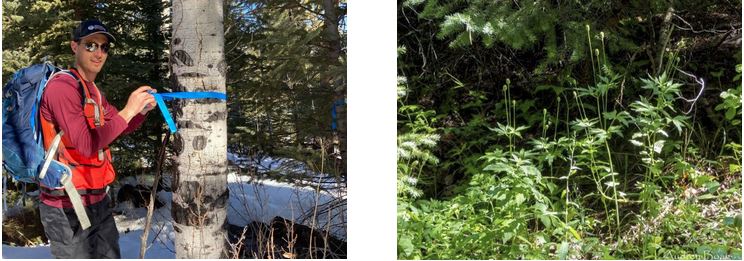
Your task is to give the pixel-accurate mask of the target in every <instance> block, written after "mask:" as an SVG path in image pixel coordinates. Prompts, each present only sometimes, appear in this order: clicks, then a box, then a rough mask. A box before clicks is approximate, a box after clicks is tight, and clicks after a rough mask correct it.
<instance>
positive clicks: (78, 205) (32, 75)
mask: <svg viewBox="0 0 744 261" xmlns="http://www.w3.org/2000/svg"><path fill="white" fill-rule="evenodd" d="M58 75H59V76H58ZM64 75H67V76H70V77H72V78H73V79H75V80H76V82H77V83H78V87H79V90H80V92H81V97H82V100H81V104H82V108H83V112H84V114H85V118H86V121H87V123H88V127H89V128H91V129H94V128H98V127H101V126H103V124H104V123H105V119H104V114H105V111H104V109H103V107H102V105H103V104H102V98H101V95H100V92H98V91H97V90H96V92H98V97H95V98H94V97H93V95H92V94H91V92H90V89H89V87H88V86H87V84H86V83H85V81H83V80H81V79H82V78H81V77H80V75H79V73H78V72H77V71H76V70H75V69H71V70H69V71H68V70H61V69H59V68H56V67H54V66H53V65H51V64H48V63H45V64H37V65H32V66H29V67H26V68H23V69H21V70H19V71H17V72H16V73H15V74H14V75H13V78H12V79H11V80H10V81H9V82H8V83H7V84H6V85H5V87H4V90H3V93H4V96H3V97H4V99H3V115H2V118H3V155H4V156H3V167H4V168H5V169H6V170H7V171H8V173H10V175H11V176H12V177H13V179H15V180H16V181H21V182H24V183H37V184H38V185H39V186H40V187H41V188H43V189H42V190H44V191H49V190H57V191H61V190H64V192H65V193H66V194H67V195H68V196H69V198H70V202H71V203H72V205H73V207H74V209H75V214H76V215H77V216H78V219H79V220H80V224H81V226H82V227H83V229H87V228H88V227H90V221H89V220H88V217H87V215H86V213H85V209H84V207H83V204H82V201H81V198H80V195H79V193H78V189H81V190H88V189H100V188H103V187H105V185H107V184H108V183H110V182H111V181H112V180H113V177H114V175H115V174H114V173H113V167H112V166H111V163H110V159H111V154H110V151H109V149H108V148H104V149H101V150H99V152H98V155H97V156H94V157H85V156H83V155H80V154H79V153H78V152H77V150H76V149H75V148H74V147H71V146H69V145H70V144H72V143H71V142H70V141H69V140H68V138H67V136H65V135H64V132H63V131H62V130H58V129H57V128H56V127H55V125H54V124H53V123H52V122H50V121H49V120H47V119H44V117H42V116H41V115H40V107H39V106H40V102H41V98H42V96H43V93H44V91H45V89H46V86H47V84H48V82H49V81H51V80H52V79H53V78H55V77H64ZM93 87H94V88H95V86H93ZM96 98H97V99H96ZM66 144H67V145H66ZM91 172H96V173H99V174H98V175H100V173H103V175H100V176H99V177H97V178H96V179H95V181H91V180H92V179H86V178H85V177H84V176H85V175H90V173H91Z"/></svg>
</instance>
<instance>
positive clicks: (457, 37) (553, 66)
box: [397, 0, 742, 259]
mask: <svg viewBox="0 0 744 261" xmlns="http://www.w3.org/2000/svg"><path fill="white" fill-rule="evenodd" d="M397 17H398V31H397V37H398V124H397V127H398V142H397V146H398V153H397V155H398V170H397V173H398V174H397V178H398V182H397V196H398V209H397V223H398V234H397V236H398V240H397V242H398V248H397V249H398V258H400V259H566V258H571V259H596V258H602V259H608V258H620V259H659V258H663V259H686V258H694V259H715V258H723V259H740V258H741V249H742V246H741V152H742V148H741V1H727V0H719V1H699V0H683V1H667V0H652V1H543V0H538V1H519V0H517V1H495V2H494V1H437V0H408V1H398V15H397Z"/></svg>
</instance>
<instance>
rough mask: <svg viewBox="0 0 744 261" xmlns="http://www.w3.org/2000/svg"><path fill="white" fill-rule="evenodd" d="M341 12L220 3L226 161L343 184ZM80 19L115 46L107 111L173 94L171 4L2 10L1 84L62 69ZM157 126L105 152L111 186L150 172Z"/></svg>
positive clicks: (327, 7) (322, 4)
mask: <svg viewBox="0 0 744 261" xmlns="http://www.w3.org/2000/svg"><path fill="white" fill-rule="evenodd" d="M346 9H347V8H346V2H345V1H281V2H278V1H225V5H224V14H225V20H224V28H225V48H224V49H225V56H226V57H225V58H226V63H227V95H228V117H227V122H228V133H229V136H228V144H229V145H228V151H229V152H231V153H234V155H236V156H238V157H249V158H251V159H259V160H258V161H259V162H260V159H261V158H264V157H268V156H271V157H275V158H289V159H295V160H297V161H299V162H304V163H307V165H308V166H321V162H322V163H324V164H325V166H331V167H326V168H325V170H326V171H327V172H328V173H331V174H333V175H334V176H337V177H339V178H340V180H344V179H345V176H346V167H345V163H344V162H345V159H344V158H345V156H346V149H345V146H346V144H345V142H346V140H345V137H346V109H345V108H346V107H345V98H346V82H347V80H346V34H347V33H346ZM326 13H330V14H334V15H332V16H327V15H324V14H326ZM88 18H97V19H100V20H101V21H102V22H103V23H104V24H106V25H107V26H108V27H109V28H110V30H111V31H112V33H113V34H114V35H115V36H116V38H117V42H116V43H114V45H113V47H112V49H111V53H110V54H109V58H108V60H107V64H106V66H105V67H104V69H103V71H102V72H101V74H99V77H98V79H97V83H98V86H99V88H100V89H101V91H102V92H104V93H105V95H106V97H107V98H108V100H109V102H111V103H112V104H113V105H114V106H117V107H118V108H122V107H123V105H124V104H125V103H126V99H127V97H128V94H129V93H130V92H131V91H133V90H134V89H135V88H137V87H138V86H141V85H150V86H153V87H154V88H156V89H158V91H159V92H169V91H171V87H170V84H171V82H170V78H169V77H170V72H169V62H170V61H169V54H168V52H169V50H170V47H169V44H170V32H171V20H170V19H171V14H170V3H169V1H151V0H149V1H148V0H131V1H113V2H112V1H95V0H94V1H90V0H78V1H22V0H19V1H3V36H4V37H3V68H2V75H3V79H10V77H11V76H12V74H13V73H14V72H15V71H17V70H18V69H21V68H23V67H26V66H29V65H31V64H35V63H40V62H51V63H53V64H55V65H57V66H58V67H61V68H67V67H68V66H69V65H70V63H71V62H72V61H73V56H72V52H71V51H70V49H69V41H70V37H71V31H72V28H74V27H75V26H76V24H77V23H78V22H79V21H80V20H84V19H88ZM334 104H335V105H336V106H335V114H336V115H333V114H334V112H333V111H334ZM163 123H164V121H163V118H162V116H160V115H159V114H158V113H157V111H155V114H152V115H150V116H149V117H148V118H147V120H146V122H145V123H144V124H143V126H142V128H141V129H140V131H137V132H134V133H132V134H130V135H126V136H122V137H121V138H119V139H118V140H117V141H116V142H115V143H114V144H113V145H112V146H111V147H112V150H113V155H114V165H115V168H116V169H117V173H118V177H120V178H123V177H127V176H133V175H139V174H143V173H151V171H152V170H153V169H154V167H155V166H154V165H155V164H153V163H154V162H156V156H157V151H158V149H159V148H160V146H161V140H162V137H163V134H164V131H165V129H166V128H165V127H164V126H165V125H164V124H163ZM334 140H335V142H334ZM322 154H327V155H326V156H323V155H322ZM331 154H334V155H333V156H328V155H331ZM165 164H166V165H169V163H168V162H166V163H165ZM294 167H296V166H287V168H286V169H292V168H294ZM245 171H246V172H251V171H252V172H255V170H245ZM166 173H167V171H166ZM297 174H298V176H299V174H301V173H297Z"/></svg>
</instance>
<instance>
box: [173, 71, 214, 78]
mask: <svg viewBox="0 0 744 261" xmlns="http://www.w3.org/2000/svg"><path fill="white" fill-rule="evenodd" d="M178 76H180V77H205V76H207V75H206V74H203V73H197V72H187V73H182V74H179V75H178Z"/></svg>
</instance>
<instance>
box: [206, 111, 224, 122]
mask: <svg viewBox="0 0 744 261" xmlns="http://www.w3.org/2000/svg"><path fill="white" fill-rule="evenodd" d="M226 118H227V113H225V112H223V111H218V112H214V113H212V114H211V115H209V118H207V119H206V120H205V121H206V122H213V121H220V120H225V119H226Z"/></svg>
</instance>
